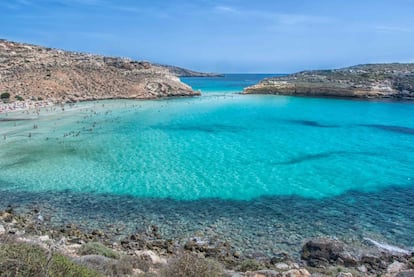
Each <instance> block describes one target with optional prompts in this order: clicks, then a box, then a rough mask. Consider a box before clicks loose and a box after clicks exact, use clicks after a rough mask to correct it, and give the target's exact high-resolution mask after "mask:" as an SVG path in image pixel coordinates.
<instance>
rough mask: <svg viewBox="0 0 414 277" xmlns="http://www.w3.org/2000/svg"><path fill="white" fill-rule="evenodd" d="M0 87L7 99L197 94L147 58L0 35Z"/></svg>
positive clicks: (73, 100)
mask: <svg viewBox="0 0 414 277" xmlns="http://www.w3.org/2000/svg"><path fill="white" fill-rule="evenodd" d="M0 92H7V93H8V94H9V95H10V97H8V98H7V100H8V101H9V102H16V101H23V100H47V101H51V102H53V103H60V102H75V101H86V100H99V99H114V98H124V99H150V98H159V97H170V96H193V95H199V92H195V91H193V90H192V89H191V87H189V86H188V85H186V84H184V83H182V82H180V80H179V79H178V78H177V77H176V76H174V75H172V74H171V73H170V72H169V71H168V69H166V68H164V67H160V66H156V65H153V64H151V63H149V62H142V61H133V60H130V59H126V58H115V57H104V56H98V55H92V54H84V53H77V52H68V51H62V50H57V49H51V48H45V47H39V46H35V45H30V44H23V43H16V42H11V41H7V40H0Z"/></svg>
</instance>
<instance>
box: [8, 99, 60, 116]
mask: <svg viewBox="0 0 414 277" xmlns="http://www.w3.org/2000/svg"><path fill="white" fill-rule="evenodd" d="M54 104H55V103H53V102H52V101H48V100H42V101H34V100H26V101H17V102H11V103H4V102H0V113H7V112H14V111H20V110H29V109H37V108H43V107H49V106H53V105H54Z"/></svg>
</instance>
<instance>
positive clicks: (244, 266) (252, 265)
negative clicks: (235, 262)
mask: <svg viewBox="0 0 414 277" xmlns="http://www.w3.org/2000/svg"><path fill="white" fill-rule="evenodd" d="M260 269H263V265H262V264H260V263H259V262H258V261H256V260H253V259H249V260H245V261H243V262H242V263H241V265H240V266H239V267H238V270H240V271H241V272H246V271H256V270H260Z"/></svg>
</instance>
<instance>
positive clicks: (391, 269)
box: [387, 261, 407, 274]
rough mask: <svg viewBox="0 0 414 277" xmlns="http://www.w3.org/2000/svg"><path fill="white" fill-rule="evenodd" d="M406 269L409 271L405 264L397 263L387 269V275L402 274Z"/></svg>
mask: <svg viewBox="0 0 414 277" xmlns="http://www.w3.org/2000/svg"><path fill="white" fill-rule="evenodd" d="M404 269H407V268H406V265H405V264H403V263H400V262H398V261H395V262H393V263H392V264H390V265H389V266H388V267H387V273H389V274H393V273H397V272H400V271H402V270H404Z"/></svg>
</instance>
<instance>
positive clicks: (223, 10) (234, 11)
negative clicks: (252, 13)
mask: <svg viewBox="0 0 414 277" xmlns="http://www.w3.org/2000/svg"><path fill="white" fill-rule="evenodd" d="M214 10H215V11H216V12H220V13H227V14H240V13H241V12H240V11H239V10H238V9H236V8H234V7H230V6H215V7H214Z"/></svg>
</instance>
